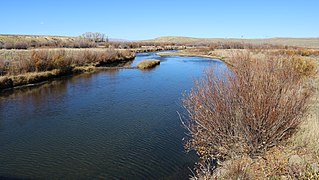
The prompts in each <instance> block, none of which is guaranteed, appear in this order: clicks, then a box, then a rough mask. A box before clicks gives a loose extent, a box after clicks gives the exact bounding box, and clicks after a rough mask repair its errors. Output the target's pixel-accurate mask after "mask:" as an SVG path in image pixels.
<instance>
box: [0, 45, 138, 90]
mask: <svg viewBox="0 0 319 180" xmlns="http://www.w3.org/2000/svg"><path fill="white" fill-rule="evenodd" d="M134 58H135V53H134V52H132V51H129V50H114V49H95V48H90V49H63V48H55V49H36V50H1V51H0V75H1V76H0V90H5V89H10V88H14V87H19V86H29V85H34V84H37V83H41V82H43V81H47V80H50V79H54V78H59V77H63V76H70V75H73V74H80V73H84V72H95V71H98V70H102V69H103V67H112V68H114V67H124V66H129V64H130V62H131V61H132V60H133V59H134Z"/></svg>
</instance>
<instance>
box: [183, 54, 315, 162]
mask: <svg viewBox="0 0 319 180" xmlns="http://www.w3.org/2000/svg"><path fill="white" fill-rule="evenodd" d="M232 59H233V61H234V62H236V63H235V68H234V69H233V70H232V72H217V73H216V70H214V69H213V68H210V69H209V70H207V71H206V72H205V75H204V77H203V78H202V79H200V80H196V81H195V83H194V87H193V89H192V90H191V92H190V93H189V94H186V95H185V96H184V99H183V105H184V107H185V109H186V110H187V112H188V116H189V118H188V121H186V122H184V125H185V126H186V128H187V129H188V131H189V135H190V136H189V139H188V141H187V143H186V148H187V149H188V150H192V149H194V150H196V151H197V153H198V155H199V156H200V157H201V158H202V160H207V159H215V160H218V161H220V160H225V159H228V158H232V157H236V156H240V155H243V154H248V155H250V156H251V157H254V156H257V155H260V154H263V153H264V152H265V151H266V150H267V149H269V148H271V147H273V146H276V145H278V144H280V143H281V142H283V141H284V140H286V139H287V138H289V137H290V136H291V135H292V134H294V133H295V132H296V130H297V128H298V125H299V124H300V123H301V117H302V116H304V115H305V113H306V112H307V110H308V108H309V105H308V101H309V99H310V98H309V97H310V96H311V94H312V91H311V88H310V84H309V83H308V81H307V79H305V78H303V79H301V78H300V76H299V75H298V73H297V72H296V71H294V70H293V69H289V67H290V66H286V63H289V61H290V60H289V59H286V60H285V61H283V60H280V59H276V58H274V57H269V58H267V59H263V60H258V59H253V58H252V57H251V56H250V54H248V53H247V54H236V55H235V56H234V57H232ZM218 73H219V74H218Z"/></svg>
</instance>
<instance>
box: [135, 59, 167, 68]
mask: <svg viewBox="0 0 319 180" xmlns="http://www.w3.org/2000/svg"><path fill="white" fill-rule="evenodd" d="M160 62H161V61H160V60H158V59H147V60H143V61H140V62H138V63H137V68H139V69H149V68H153V67H155V66H157V65H159V64H160Z"/></svg>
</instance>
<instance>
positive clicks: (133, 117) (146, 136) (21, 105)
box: [0, 53, 226, 179]
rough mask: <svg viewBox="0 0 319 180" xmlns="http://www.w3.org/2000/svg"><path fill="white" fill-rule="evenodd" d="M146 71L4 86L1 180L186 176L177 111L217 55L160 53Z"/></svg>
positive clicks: (187, 156)
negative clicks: (9, 88)
mask: <svg viewBox="0 0 319 180" xmlns="http://www.w3.org/2000/svg"><path fill="white" fill-rule="evenodd" d="M148 58H157V59H160V60H161V65H159V66H157V67H156V68H154V69H152V70H150V71H140V70H137V69H120V70H108V71H101V72H99V73H94V74H81V75H78V76H74V77H68V78H62V79H61V80H56V81H51V82H48V83H45V84H42V85H38V86H37V87H30V88H23V89H17V90H14V91H7V92H5V93H3V94H2V95H1V98H0V162H1V163H0V179H1V177H10V178H48V177H50V178H72V179H75V178H111V179H114V178H119V179H132V178H133V179H159V178H164V179H185V178H187V177H188V174H189V173H190V171H189V169H188V168H189V167H190V168H191V167H192V166H193V163H194V162H195V161H196V156H195V155H194V154H192V153H185V151H184V148H183V144H182V138H183V137H184V136H185V134H184V132H185V131H184V129H183V128H182V127H181V125H180V121H179V118H178V116H177V114H176V111H183V110H182V109H181V107H180V105H179V103H180V98H181V93H182V92H183V91H185V90H189V89H190V88H191V86H192V81H193V78H197V77H199V76H200V75H201V74H202V71H203V69H204V68H206V67H207V66H209V65H210V64H211V65H216V67H217V68H222V69H225V68H226V66H225V65H224V64H223V63H221V62H220V61H218V60H216V61H215V60H210V59H207V58H199V57H177V56H172V57H159V56H157V55H155V54H154V53H143V54H138V55H137V58H136V60H135V61H134V62H133V64H132V66H134V64H135V63H136V62H138V61H140V60H142V59H148Z"/></svg>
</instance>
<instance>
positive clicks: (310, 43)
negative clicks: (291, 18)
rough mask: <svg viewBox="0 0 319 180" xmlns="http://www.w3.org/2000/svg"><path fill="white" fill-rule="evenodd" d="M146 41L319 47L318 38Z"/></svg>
mask: <svg viewBox="0 0 319 180" xmlns="http://www.w3.org/2000/svg"><path fill="white" fill-rule="evenodd" d="M146 42H171V43H182V44H187V43H218V42H222V43H229V42H236V43H250V44H254V45H260V44H273V45H287V46H298V47H311V48H319V38H268V39H239V38H193V37H182V36H163V37H159V38H155V39H151V40H147V41H146Z"/></svg>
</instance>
